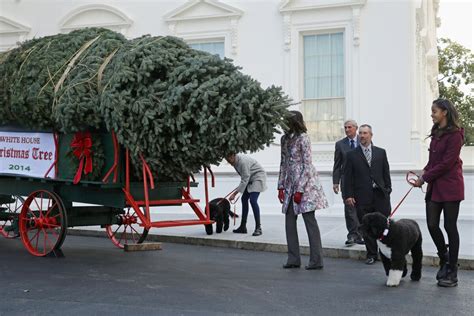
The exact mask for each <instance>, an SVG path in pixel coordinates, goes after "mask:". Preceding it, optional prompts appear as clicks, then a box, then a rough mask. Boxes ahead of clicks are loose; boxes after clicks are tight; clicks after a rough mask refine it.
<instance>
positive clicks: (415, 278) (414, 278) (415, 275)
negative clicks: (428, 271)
mask: <svg viewBox="0 0 474 316" xmlns="http://www.w3.org/2000/svg"><path fill="white" fill-rule="evenodd" d="M410 279H411V280H412V281H420V279H421V271H412V272H411V274H410Z"/></svg>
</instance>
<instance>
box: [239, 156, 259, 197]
mask: <svg viewBox="0 0 474 316" xmlns="http://www.w3.org/2000/svg"><path fill="white" fill-rule="evenodd" d="M234 169H235V171H237V173H238V174H239V175H240V184H239V186H238V188H237V191H238V192H239V193H244V192H245V188H247V191H248V192H249V193H251V192H263V191H265V190H266V189H267V174H266V173H265V170H264V169H263V167H262V166H261V165H260V164H259V163H258V162H257V161H256V160H255V159H253V158H252V157H250V156H247V155H242V154H238V155H237V156H236V159H235V164H234Z"/></svg>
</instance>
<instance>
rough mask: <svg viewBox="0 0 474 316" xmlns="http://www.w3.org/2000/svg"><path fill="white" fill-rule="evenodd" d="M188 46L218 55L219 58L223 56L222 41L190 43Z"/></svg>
mask: <svg viewBox="0 0 474 316" xmlns="http://www.w3.org/2000/svg"><path fill="white" fill-rule="evenodd" d="M189 46H190V47H191V48H193V49H197V50H202V51H204V52H208V53H210V54H212V55H219V57H220V58H224V42H209V43H191V44H189Z"/></svg>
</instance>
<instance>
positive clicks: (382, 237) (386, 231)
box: [379, 219, 390, 241]
mask: <svg viewBox="0 0 474 316" xmlns="http://www.w3.org/2000/svg"><path fill="white" fill-rule="evenodd" d="M389 227H390V219H387V227H386V228H385V229H384V230H383V233H382V235H381V236H380V237H379V240H380V241H382V240H383V239H384V238H385V237H387V235H388V232H389V230H388V228H389Z"/></svg>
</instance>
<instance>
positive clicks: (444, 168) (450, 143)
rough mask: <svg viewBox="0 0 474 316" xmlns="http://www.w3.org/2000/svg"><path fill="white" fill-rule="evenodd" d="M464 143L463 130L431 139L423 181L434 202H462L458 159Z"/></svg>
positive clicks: (459, 161)
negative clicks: (426, 183) (426, 184)
mask: <svg viewBox="0 0 474 316" xmlns="http://www.w3.org/2000/svg"><path fill="white" fill-rule="evenodd" d="M463 143H464V130H463V129H460V130H455V131H452V132H447V133H444V134H443V135H441V136H439V137H438V136H433V137H431V143H430V148H429V152H430V155H429V160H428V164H427V165H426V167H425V168H423V170H424V173H423V180H424V181H426V182H428V192H430V191H431V192H430V193H431V200H432V201H434V202H448V201H461V200H464V178H463V175H462V160H461V158H460V157H459V155H460V153H461V147H462V145H463Z"/></svg>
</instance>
